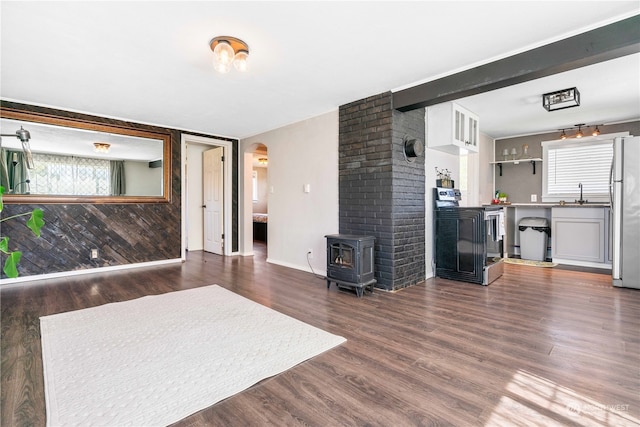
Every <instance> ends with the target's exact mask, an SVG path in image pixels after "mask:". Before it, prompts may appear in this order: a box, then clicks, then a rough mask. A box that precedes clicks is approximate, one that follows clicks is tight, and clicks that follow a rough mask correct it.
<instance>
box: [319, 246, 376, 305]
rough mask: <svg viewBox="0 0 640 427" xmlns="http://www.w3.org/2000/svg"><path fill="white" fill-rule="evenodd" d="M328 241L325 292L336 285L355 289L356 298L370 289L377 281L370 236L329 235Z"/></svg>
mask: <svg viewBox="0 0 640 427" xmlns="http://www.w3.org/2000/svg"><path fill="white" fill-rule="evenodd" d="M325 237H326V239H327V288H329V287H330V286H331V282H335V283H336V285H337V286H338V288H350V289H355V291H356V294H357V295H358V297H361V296H362V294H363V293H364V290H365V289H367V288H370V290H371V292H373V287H374V285H375V284H376V279H375V275H374V271H373V265H374V261H373V246H374V243H375V238H374V237H372V236H355V235H352V234H330V235H327V236H325Z"/></svg>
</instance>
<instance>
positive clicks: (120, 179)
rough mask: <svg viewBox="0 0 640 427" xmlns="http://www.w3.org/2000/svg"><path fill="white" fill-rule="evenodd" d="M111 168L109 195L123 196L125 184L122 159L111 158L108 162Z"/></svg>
mask: <svg viewBox="0 0 640 427" xmlns="http://www.w3.org/2000/svg"><path fill="white" fill-rule="evenodd" d="M109 166H110V169H111V195H112V196H123V195H125V194H126V185H125V179H124V161H123V160H111V161H110V162H109Z"/></svg>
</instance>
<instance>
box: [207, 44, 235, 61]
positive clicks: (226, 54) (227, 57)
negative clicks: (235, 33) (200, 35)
mask: <svg viewBox="0 0 640 427" xmlns="http://www.w3.org/2000/svg"><path fill="white" fill-rule="evenodd" d="M235 54H236V53H235V52H234V50H233V48H232V47H231V45H230V44H229V42H228V41H227V40H220V41H219V42H218V44H217V45H216V47H215V48H214V49H213V59H214V60H215V61H216V62H218V63H220V64H226V65H231V63H232V62H233V57H234V56H235Z"/></svg>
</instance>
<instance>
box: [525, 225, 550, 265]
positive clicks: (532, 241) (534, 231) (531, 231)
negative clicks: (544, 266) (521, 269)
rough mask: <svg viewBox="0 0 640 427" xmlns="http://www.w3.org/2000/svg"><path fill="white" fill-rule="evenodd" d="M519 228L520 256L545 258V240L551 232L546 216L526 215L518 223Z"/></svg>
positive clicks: (536, 258)
mask: <svg viewBox="0 0 640 427" xmlns="http://www.w3.org/2000/svg"><path fill="white" fill-rule="evenodd" d="M518 229H519V230H520V258H522V259H529V260H532V261H544V260H545V259H546V258H547V240H548V238H549V235H550V234H551V228H549V221H548V220H547V219H546V218H536V217H526V218H522V219H521V220H520V222H519V223H518Z"/></svg>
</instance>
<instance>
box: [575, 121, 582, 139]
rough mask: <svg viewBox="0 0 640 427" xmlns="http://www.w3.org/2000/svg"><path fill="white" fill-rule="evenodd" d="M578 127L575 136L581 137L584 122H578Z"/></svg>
mask: <svg viewBox="0 0 640 427" xmlns="http://www.w3.org/2000/svg"><path fill="white" fill-rule="evenodd" d="M576 126H577V127H578V132H576V138H582V137H583V135H582V126H584V123H580V124H578V125H576Z"/></svg>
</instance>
